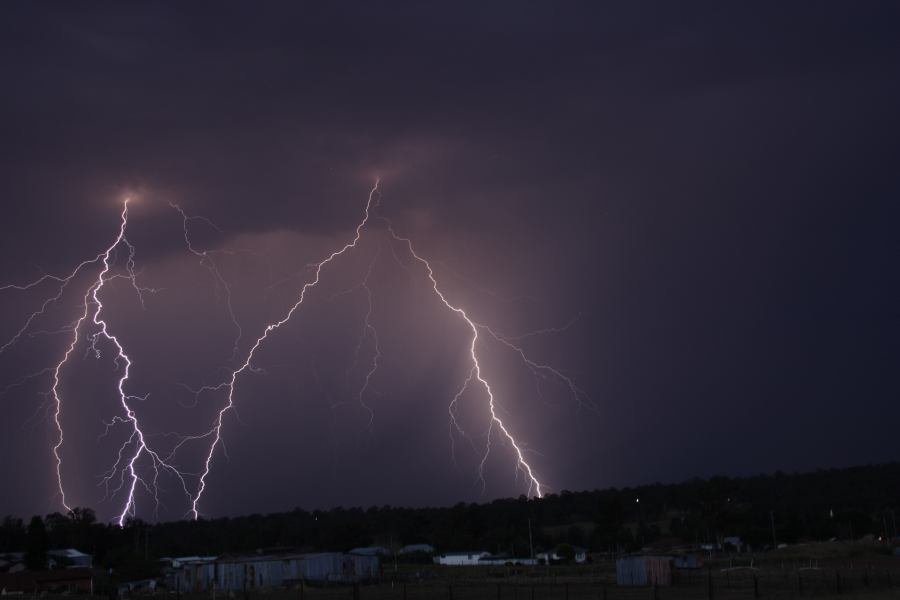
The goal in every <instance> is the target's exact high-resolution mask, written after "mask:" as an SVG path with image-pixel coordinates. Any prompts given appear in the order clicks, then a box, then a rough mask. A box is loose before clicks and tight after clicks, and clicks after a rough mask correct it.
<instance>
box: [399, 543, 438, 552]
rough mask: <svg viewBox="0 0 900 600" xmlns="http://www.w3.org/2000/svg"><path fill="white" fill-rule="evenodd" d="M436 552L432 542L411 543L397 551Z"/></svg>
mask: <svg viewBox="0 0 900 600" xmlns="http://www.w3.org/2000/svg"><path fill="white" fill-rule="evenodd" d="M418 553H422V554H434V546H432V545H431V544H409V545H408V546H403V547H402V548H400V550H398V551H397V554H418Z"/></svg>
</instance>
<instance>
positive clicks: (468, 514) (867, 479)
mask: <svg viewBox="0 0 900 600" xmlns="http://www.w3.org/2000/svg"><path fill="white" fill-rule="evenodd" d="M898 504H900V463H890V464H882V465H871V466H862V467H853V468H847V469H831V470H820V471H816V472H811V473H801V474H796V473H795V474H785V473H781V472H777V473H774V474H771V475H759V476H755V477H725V476H717V477H712V478H709V479H692V480H689V481H685V482H682V483H677V484H666V485H663V484H658V483H657V484H652V485H642V486H638V487H632V488H619V489H616V488H611V489H605V490H594V491H584V492H570V491H562V492H560V493H558V494H548V495H546V496H545V497H544V498H541V499H529V498H526V497H524V496H520V497H519V498H508V499H498V500H494V501H492V502H488V503H483V504H466V503H459V504H456V505H455V506H452V507H445V508H401V507H391V506H380V507H379V506H375V507H370V508H357V507H354V508H344V507H336V508H332V509H330V510H314V511H307V510H302V509H299V508H298V509H295V510H293V511H289V512H282V513H274V514H266V515H260V514H252V515H246V516H240V517H223V518H217V519H199V520H197V521H174V522H165V523H147V522H144V521H141V520H138V519H132V520H129V521H128V522H126V524H125V526H124V527H118V526H117V525H113V524H107V523H101V522H98V521H97V518H96V516H95V514H94V512H93V511H92V510H90V509H87V508H79V509H75V510H73V511H72V512H70V513H69V514H67V515H64V514H61V513H53V514H50V515H46V516H43V517H41V516H34V517H32V518H31V519H30V520H29V521H27V522H26V521H23V520H22V519H21V518H18V517H13V516H7V517H6V518H4V519H3V521H2V524H0V552H14V551H25V552H26V561H27V562H28V564H29V566H30V567H31V568H35V569H40V568H43V567H42V566H43V565H46V562H47V561H46V551H47V550H48V549H49V548H70V547H71V548H77V549H79V550H81V551H83V552H88V553H90V554H93V555H94V559H95V566H98V567H102V568H111V569H115V570H116V571H117V572H118V573H119V575H120V577H122V578H123V579H125V578H129V577H134V578H138V577H143V576H148V575H151V574H154V573H155V572H156V571H157V570H158V559H159V558H161V557H164V556H189V555H221V554H226V553H247V552H254V551H256V550H257V549H261V548H262V549H264V548H274V547H293V548H298V549H301V550H308V551H328V550H334V551H346V550H348V549H351V548H354V547H358V546H369V545H380V546H386V547H387V546H393V547H394V549H396V548H399V547H400V546H402V545H404V544H413V543H428V544H431V545H433V546H434V547H435V548H436V549H437V551H438V552H443V551H453V550H487V551H489V552H495V553H504V554H512V555H517V556H527V555H529V553H530V552H531V550H532V548H533V549H534V550H535V551H537V550H541V549H550V548H553V547H555V546H557V545H559V544H567V545H570V546H579V547H583V548H586V549H588V550H590V551H593V552H622V551H634V550H638V549H640V548H642V547H646V546H648V545H652V544H654V543H660V542H661V541H663V540H665V541H667V542H669V543H682V544H685V545H690V544H716V543H721V542H722V540H723V539H724V537H725V536H739V537H741V538H742V540H743V541H744V542H746V543H748V544H750V545H751V546H753V547H755V548H757V549H765V548H766V547H769V546H772V545H774V544H776V543H777V544H780V543H788V544H790V543H796V542H798V541H803V540H829V539H832V538H837V539H851V538H852V539H857V538H860V537H862V536H866V535H872V536H878V537H896V535H897V531H896V515H895V511H897V512H900V506H898Z"/></svg>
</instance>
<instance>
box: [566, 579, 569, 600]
mask: <svg viewBox="0 0 900 600" xmlns="http://www.w3.org/2000/svg"><path fill="white" fill-rule="evenodd" d="M566 600H569V584H568V583H567V584H566Z"/></svg>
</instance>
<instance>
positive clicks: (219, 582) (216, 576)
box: [169, 552, 381, 592]
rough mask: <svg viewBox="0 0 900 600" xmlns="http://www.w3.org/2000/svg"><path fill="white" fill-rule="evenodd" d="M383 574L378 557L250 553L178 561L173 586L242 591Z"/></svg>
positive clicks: (189, 589) (367, 578)
mask: <svg viewBox="0 0 900 600" xmlns="http://www.w3.org/2000/svg"><path fill="white" fill-rule="evenodd" d="M176 563H177V566H175V564H176ZM380 575H381V563H380V561H379V559H378V557H377V556H366V555H358V554H343V553H340V552H321V553H316V554H293V553H284V554H250V555H240V556H220V557H218V558H211V557H190V558H187V559H176V560H175V561H174V562H173V569H172V576H173V579H172V581H171V583H170V584H169V585H170V586H172V585H173V586H174V587H175V589H176V590H179V591H181V592H207V591H212V590H214V589H215V590H223V591H242V590H255V589H268V588H277V587H288V586H293V585H297V584H299V583H300V582H302V581H306V582H314V583H326V582H334V583H352V582H356V581H373V580H376V579H378V578H379V577H380Z"/></svg>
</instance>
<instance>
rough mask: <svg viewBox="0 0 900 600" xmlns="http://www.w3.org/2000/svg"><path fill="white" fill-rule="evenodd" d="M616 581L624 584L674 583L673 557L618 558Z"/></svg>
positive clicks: (665, 584) (663, 584)
mask: <svg viewBox="0 0 900 600" xmlns="http://www.w3.org/2000/svg"><path fill="white" fill-rule="evenodd" d="M616 583H617V584H618V585H622V586H642V585H657V586H668V585H672V557H671V556H644V555H636V556H623V557H621V558H619V559H617V560H616Z"/></svg>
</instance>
